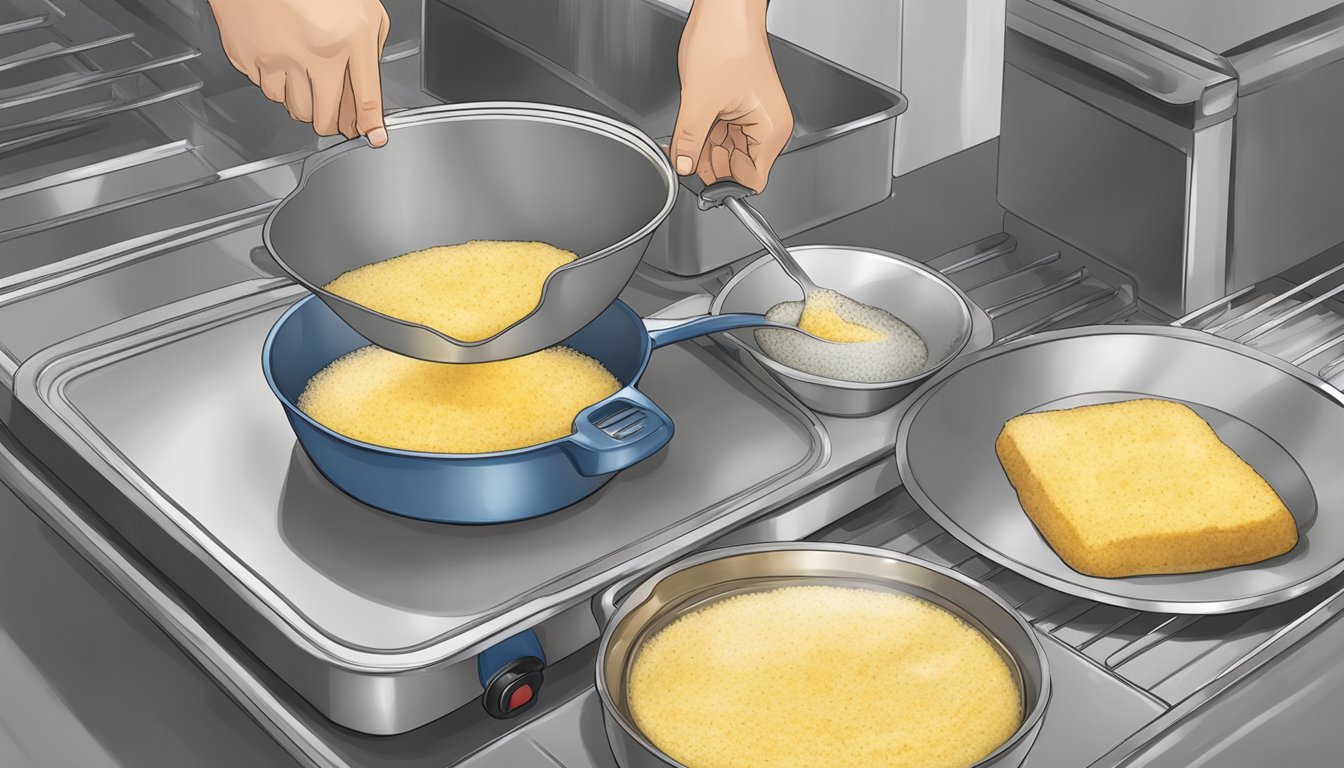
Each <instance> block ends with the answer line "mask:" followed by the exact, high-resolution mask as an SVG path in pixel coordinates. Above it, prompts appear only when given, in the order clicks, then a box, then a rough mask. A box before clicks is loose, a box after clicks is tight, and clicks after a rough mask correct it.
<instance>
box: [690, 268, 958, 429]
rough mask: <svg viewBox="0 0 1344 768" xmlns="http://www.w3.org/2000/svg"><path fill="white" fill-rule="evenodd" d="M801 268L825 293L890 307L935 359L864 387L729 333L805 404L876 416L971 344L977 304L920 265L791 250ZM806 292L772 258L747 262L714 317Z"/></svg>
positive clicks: (759, 308)
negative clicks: (779, 357) (794, 363)
mask: <svg viewBox="0 0 1344 768" xmlns="http://www.w3.org/2000/svg"><path fill="white" fill-rule="evenodd" d="M789 253H791V254H793V257H794V259H795V260H796V261H797V262H798V265H799V266H800V267H802V268H803V270H804V271H805V272H806V273H807V274H808V276H809V277H811V278H812V279H813V280H814V281H816V283H817V284H818V285H820V286H821V287H823V288H830V289H833V290H836V291H839V292H840V293H842V294H844V295H846V296H849V297H850V298H852V299H854V300H856V301H861V302H863V303H864V304H867V305H869V306H873V307H877V308H878V309H884V310H886V311H888V312H890V313H892V314H893V315H895V316H896V317H898V318H899V319H900V320H902V321H903V322H905V323H906V324H908V325H909V326H910V327H911V328H913V329H915V332H917V333H918V334H919V336H920V338H921V339H923V340H924V344H925V346H927V347H928V352H929V359H928V362H926V363H925V364H924V368H923V369H922V370H920V371H919V372H918V373H916V374H915V375H913V376H908V377H906V378H904V379H901V380H900V381H887V382H878V383H872V384H867V383H860V382H854V381H838V380H836V379H828V378H825V377H822V376H814V375H812V374H810V373H805V372H803V371H799V370H796V369H793V368H790V367H788V366H786V365H781V364H780V363H777V362H775V361H774V360H772V359H771V358H770V357H769V356H768V355H766V354H765V353H764V352H762V351H761V350H760V347H758V346H757V345H756V341H755V335H754V334H753V333H751V332H749V331H737V332H734V333H730V334H728V337H729V338H731V339H732V340H733V341H734V342H736V343H737V345H738V346H740V347H742V348H743V349H744V350H746V352H747V353H748V354H750V355H751V356H752V357H753V358H755V359H756V361H757V362H758V363H760V364H761V366H762V367H763V368H765V369H766V370H767V371H769V372H770V375H771V376H774V377H775V379H776V380H777V381H779V383H780V385H781V386H783V387H784V388H785V389H787V390H788V391H789V392H790V393H792V394H793V396H794V397H797V398H798V399H799V400H800V401H801V402H802V403H803V404H804V405H806V406H807V407H808V408H811V409H812V410H814V411H817V412H819V413H825V414H829V415H832V416H870V415H872V414H874V413H878V412H880V411H885V410H886V409H888V408H890V407H892V406H893V405H895V404H896V403H898V402H900V401H901V400H902V399H904V398H905V396H906V395H908V394H910V393H911V392H913V391H914V389H915V387H917V386H919V384H920V383H922V382H923V381H924V380H925V379H927V378H929V377H930V376H932V375H933V374H934V373H935V372H937V371H938V370H939V369H941V368H942V367H943V366H944V365H946V364H947V363H948V362H949V361H951V360H952V359H953V358H955V357H956V356H957V355H959V354H961V352H962V351H963V350H965V349H966V346H967V344H968V343H969V342H970V340H971V330H972V325H973V323H972V317H971V309H970V306H971V302H970V300H969V299H968V298H966V294H964V293H962V291H961V289H960V288H957V287H956V286H955V285H953V284H952V282H951V281H950V280H948V279H947V278H946V277H943V275H942V274H940V273H938V272H937V271H936V270H933V269H930V268H928V267H926V266H924V265H923V264H920V263H919V262H916V261H913V260H911V259H907V258H905V257H903V256H897V255H896V254H894V253H886V252H884V251H877V250H873V249H870V248H851V247H842V246H832V245H810V246H800V247H795V248H790V249H789ZM800 299H802V292H801V290H800V289H799V288H798V285H797V284H796V283H794V282H793V280H792V279H790V278H789V277H788V275H787V274H785V272H784V270H783V269H782V268H780V266H779V263H778V262H777V261H775V259H774V258H773V257H772V256H770V255H769V254H767V255H765V256H762V257H761V258H760V259H757V260H756V261H754V262H752V263H751V264H749V265H748V266H747V267H745V268H744V269H743V270H742V271H741V272H738V273H737V274H736V275H734V276H733V279H732V280H730V281H729V282H728V284H727V285H725V286H724V288H723V290H722V291H720V292H719V295H718V296H717V297H715V299H714V304H713V307H712V309H711V311H712V312H713V313H714V314H716V315H717V314H723V313H731V312H756V313H764V312H766V311H767V310H769V309H770V308H771V307H773V306H774V305H776V304H778V303H780V302H782V301H798V300H800Z"/></svg>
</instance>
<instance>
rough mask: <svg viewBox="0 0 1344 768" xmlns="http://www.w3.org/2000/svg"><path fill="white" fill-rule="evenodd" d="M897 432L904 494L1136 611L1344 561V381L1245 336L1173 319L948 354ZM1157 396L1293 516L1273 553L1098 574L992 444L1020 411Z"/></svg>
mask: <svg viewBox="0 0 1344 768" xmlns="http://www.w3.org/2000/svg"><path fill="white" fill-rule="evenodd" d="M914 397H915V400H914V402H913V403H912V405H911V407H910V410H909V411H908V412H907V414H906V416H905V418H904V419H903V420H902V422H901V426H900V429H899V431H898V433H897V440H896V450H897V456H896V458H897V462H898V465H899V467H900V473H901V478H902V480H903V481H904V482H905V486H906V488H907V490H908V491H909V492H910V494H911V496H913V497H914V499H915V500H916V501H917V502H918V503H919V504H920V505H921V506H922V507H923V508H924V511H925V512H927V513H928V514H929V515H930V516H931V517H932V518H933V519H934V520H936V521H937V522H938V523H939V524H940V525H942V526H943V527H944V528H946V529H947V530H948V532H949V533H951V534H952V535H953V536H955V537H956V538H957V539H959V540H960V541H961V542H962V543H964V544H965V545H967V546H968V547H970V548H971V549H973V550H975V551H976V552H978V553H979V554H981V555H983V556H985V557H987V558H989V559H990V560H993V561H994V562H996V563H999V564H1000V565H1003V566H1004V567H1006V568H1009V569H1012V570H1014V571H1016V572H1018V573H1020V574H1022V575H1023V576H1026V577H1027V578H1030V579H1033V580H1035V581H1037V582H1039V583H1041V584H1044V585H1046V586H1048V587H1051V588H1053V589H1057V590H1059V591H1061V592H1065V593H1068V594H1071V595H1076V596H1078V597H1085V598H1088V599H1091V600H1096V601H1098V602H1101V603H1107V604H1110V605H1117V606H1122V607H1125V608H1132V609H1136V610H1143V611H1157V612H1163V613H1187V614H1217V613H1232V612H1235V611H1242V610H1249V609H1253V608H1260V607H1263V606H1267V605H1273V604H1276V603H1281V602H1283V601H1286V600H1290V599H1292V598H1294V597H1297V596H1298V595H1301V594H1303V593H1305V592H1308V591H1310V590H1311V589H1312V588H1314V587H1317V586H1320V585H1321V584H1323V583H1325V582H1326V581H1329V580H1330V579H1331V578H1333V577H1334V576H1336V575H1338V574H1339V573H1341V572H1342V571H1344V471H1342V469H1341V468H1344V439H1341V435H1344V394H1341V393H1340V392H1339V391H1338V390H1336V389H1334V388H1332V387H1330V386H1328V385H1326V384H1325V383H1324V382H1322V381H1320V380H1319V379H1316V378H1314V377H1312V376H1309V375H1307V374H1305V373H1303V372H1302V371H1301V370H1299V369H1297V368H1295V367H1293V366H1291V365H1289V364H1287V363H1285V362H1283V361H1281V360H1279V359H1277V358H1274V357H1271V356H1269V355H1266V354H1264V353H1262V352H1258V351H1256V350H1254V349H1250V348H1248V347H1245V346H1242V345H1239V344H1235V343H1233V342H1230V341H1226V340H1224V339H1220V338H1218V337H1216V336H1211V335H1209V334H1206V333H1203V332H1200V331H1191V330H1187V329H1181V328H1171V327H1168V326H1118V327H1088V328H1075V329H1069V330H1065V331H1056V332H1049V333H1042V334H1039V335H1036V336H1031V337H1028V338H1025V339H1022V340H1020V341H1017V342H1013V343H1010V344H1005V345H1004V346H1001V347H997V348H992V349H988V350H985V351H982V352H978V353H975V354H973V355H968V356H966V357H964V358H962V359H960V360H957V361H954V362H953V363H952V364H951V365H949V366H948V367H947V368H945V369H944V370H943V371H942V372H941V373H940V374H939V375H938V376H936V377H935V378H933V379H931V380H930V381H929V382H928V383H927V384H926V385H925V386H924V387H922V388H921V389H920V390H919V391H918V392H917V393H916V395H915V396H914ZM1140 397H1151V398H1161V399H1167V400H1173V401H1177V402H1181V403H1184V404H1186V405H1188V406H1190V407H1191V408H1192V409H1193V410H1194V411H1195V412H1196V413H1198V414H1199V415H1200V416H1202V417H1203V418H1204V419H1205V420H1206V421H1208V422H1209V424H1210V426H1212V427H1213V429H1214V431H1215V432H1217V434H1218V436H1219V438H1221V439H1222V441H1223V442H1224V443H1226V444H1227V445H1228V446H1229V447H1231V448H1232V449H1233V450H1234V451H1236V452H1237V454H1238V455H1240V456H1241V457H1242V458H1243V459H1244V460H1245V461H1246V462H1247V463H1248V464H1250V465H1251V466H1252V467H1253V468H1255V470H1256V471H1257V472H1259V473H1260V475H1261V476H1262V477H1263V478H1264V479H1265V480H1266V481H1268V482H1269V484H1270V485H1271V486H1273V488H1274V490H1275V491H1276V492H1277V493H1278V494H1279V496H1280V498H1282V499H1283V501H1284V503H1285V504H1286V505H1287V507H1288V509H1289V511H1291V512H1292V514H1293V517H1294V518H1295V520H1296V521H1297V527H1298V536H1299V540H1298V544H1297V546H1296V547H1295V548H1294V549H1293V550H1292V551H1290V552H1288V553H1285V554H1283V555H1280V556H1279V557H1275V558H1272V559H1270V560H1265V561H1263V562H1260V563H1254V564H1250V565H1245V566H1239V567H1235V568H1225V569H1222V570H1217V571H1209V572H1205V573H1192V574H1180V575H1160V576H1137V577H1130V578H1118V579H1106V578H1098V577H1092V576H1086V575H1084V574H1081V573H1079V572H1077V571H1075V570H1073V569H1072V568H1070V567H1069V566H1068V565H1066V564H1065V563H1064V561H1063V560H1062V559H1061V558H1060V557H1059V556H1058V555H1056V554H1055V552H1054V550H1053V549H1051V548H1050V546H1049V544H1047V543H1046V541H1045V539H1044V537H1042V536H1041V534H1040V533H1039V532H1038V531H1037V529H1036V527H1035V525H1033V524H1032V522H1031V520H1030V518H1028V517H1027V515H1026V513H1025V512H1024V511H1023V510H1022V507H1021V505H1020V504H1019V503H1018V499H1017V494H1016V492H1015V491H1014V490H1013V486H1012V485H1011V484H1010V483H1009V482H1008V478H1007V476H1006V475H1005V474H1004V472H1003V469H1002V467H1001V466H1000V464H999V461H998V457H997V456H996V454H995V453H994V440H995V438H997V437H998V434H999V430H1001V429H1002V428H1003V425H1004V423H1005V422H1006V421H1008V420H1009V419H1011V418H1013V417H1014V416H1018V415H1020V414H1023V413H1028V412H1034V411H1044V410H1055V409H1063V408H1074V407H1078V406H1082V405H1094V404H1098V403H1105V402H1114V401H1117V400H1129V399H1134V398H1140Z"/></svg>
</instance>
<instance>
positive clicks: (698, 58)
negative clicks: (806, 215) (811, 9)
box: [670, 0, 793, 192]
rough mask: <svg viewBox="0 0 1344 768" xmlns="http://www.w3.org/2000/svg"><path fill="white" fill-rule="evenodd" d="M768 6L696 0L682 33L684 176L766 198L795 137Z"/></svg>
mask: <svg viewBox="0 0 1344 768" xmlns="http://www.w3.org/2000/svg"><path fill="white" fill-rule="evenodd" d="M765 7H766V0H696V2H695V4H694V5H693V6H691V15H690V18H689V19H687V21H686V28H685V30H684V31H683V32H682V35H681V48H680V50H679V52H678V65H679V69H680V72H681V108H680V111H679V112H678V114H677V126H676V128H675V130H674V131H673V133H672V146H671V148H670V152H671V155H672V162H673V164H674V165H675V166H676V169H677V173H678V174H680V175H682V176H689V175H690V174H691V173H693V172H694V173H698V174H699V175H700V178H701V179H702V180H703V181H704V182H705V183H706V184H712V183H714V182H715V181H718V180H719V179H728V178H731V179H735V180H737V182H738V183H740V184H743V185H744V186H748V187H751V188H752V189H754V190H756V191H757V192H760V191H761V190H763V189H765V185H766V181H767V180H768V179H769V176H770V168H771V166H773V165H774V163H775V158H777V157H779V153H780V152H782V151H784V145H785V144H787V143H788V141H789V137H790V136H792V135H793V111H792V110H791V109H790V108H789V101H788V99H787V98H786V97H785V95H784V88H783V86H782V85H780V82H779V75H778V74H777V73H776V72H775V60H774V57H773V56H771V54H770V43H769V41H768V39H767V38H766V33H765Z"/></svg>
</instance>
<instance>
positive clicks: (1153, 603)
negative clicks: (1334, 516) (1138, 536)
mask: <svg viewBox="0 0 1344 768" xmlns="http://www.w3.org/2000/svg"><path fill="white" fill-rule="evenodd" d="M1085 336H1153V337H1161V338H1169V339H1178V340H1182V341H1187V342H1193V343H1196V344H1204V345H1206V346H1210V347H1214V348H1216V349H1220V350H1223V351H1225V352H1231V353H1233V354H1237V355H1241V356H1242V357H1246V358H1249V359H1251V360H1255V361H1257V362H1260V363H1264V364H1267V365H1269V366H1271V367H1273V368H1275V369H1276V370H1278V371H1279V372H1281V373H1283V374H1285V375H1288V376H1290V377H1292V378H1293V379H1295V380H1296V381H1298V382H1300V383H1302V384H1303V385H1305V386H1307V387H1309V388H1311V389H1313V390H1315V391H1316V392H1317V393H1318V394H1320V395H1322V396H1324V397H1325V398H1327V399H1329V400H1332V401H1334V402H1335V403H1336V404H1337V405H1339V406H1341V407H1344V392H1341V391H1340V390H1338V389H1335V388H1334V387H1332V386H1330V385H1329V384H1327V383H1326V382H1324V381H1323V380H1321V379H1319V378H1316V377H1313V376H1310V375H1309V374H1307V373H1306V372H1304V371H1303V370H1301V369H1300V368H1298V367H1297V366H1294V365H1290V364H1289V363H1287V362H1285V361H1283V360H1281V359H1279V358H1277V357H1274V356H1273V355H1270V354H1268V353H1266V352H1262V351H1260V350H1258V349H1254V348H1252V347H1248V346H1246V345H1244V344H1238V343H1237V342H1234V341H1229V340H1227V339H1224V338H1222V337H1221V336H1215V335H1213V334H1211V333H1206V332H1204V331H1199V330H1194V329H1192V328H1184V327H1181V326H1172V325H1145V324H1134V325H1086V326H1079V327H1076V328H1062V329H1059V330H1053V331H1043V332H1040V333H1035V334H1031V335H1029V336H1024V337H1022V338H1020V339H1015V340H1013V341H1010V342H1006V343H1004V344H1001V345H996V346H990V347H986V348H985V349H982V350H979V351H977V352H973V353H971V354H969V355H966V356H965V357H963V358H961V359H959V360H955V361H953V362H952V364H950V365H948V366H946V367H944V368H943V370H941V371H939V372H938V374H937V375H936V376H934V377H932V378H930V379H929V380H928V381H926V382H924V384H923V385H922V386H920V388H919V389H917V390H915V392H914V393H913V394H911V396H910V398H909V401H910V407H909V409H908V410H907V411H906V412H905V414H904V415H903V416H902V417H901V423H900V425H899V426H898V427H897V429H896V441H895V453H896V466H897V470H898V472H899V473H900V476H901V483H902V484H903V485H904V486H905V488H906V490H907V491H908V492H909V493H910V496H911V497H912V498H913V499H914V500H915V503H917V504H918V505H919V507H920V509H921V510H923V511H924V513H925V514H927V515H928V516H929V517H931V518H933V520H934V521H935V522H937V523H938V525H940V526H941V527H942V528H943V529H944V530H946V531H948V532H949V533H951V534H952V535H953V536H954V537H955V538H956V539H957V541H959V542H961V543H962V544H965V545H966V546H967V547H969V548H970V549H971V550H973V551H974V552H975V553H976V554H979V555H981V556H983V557H986V558H988V559H989V560H991V561H993V562H994V563H997V564H999V565H1002V566H1004V567H1006V568H1008V569H1009V570H1012V571H1014V572H1015V573H1017V574H1019V575H1021V576H1023V577H1025V578H1028V579H1031V580H1032V581H1035V582H1037V583H1038V584H1041V585H1043V586H1046V587H1049V588H1051V589H1055V590H1058V591H1060V592H1064V593H1065V594H1068V595H1072V596H1074V597H1081V598H1084V599H1087V600H1093V601H1096V602H1098V603H1102V604H1104V605H1113V606H1117V607H1120V608H1127V609H1130V610H1139V611H1149V612H1156V613H1174V614H1183V615H1199V616H1212V615H1220V614H1226V613H1236V612H1238V611H1246V610H1252V609H1255V608H1265V607H1268V606H1271V605H1278V604H1280V603H1284V602H1287V601H1288V600H1292V599H1293V598H1296V597H1300V596H1302V595H1304V594H1306V593H1308V592H1310V591H1312V590H1313V589H1316V588H1317V587H1319V586H1321V585H1322V584H1325V583H1326V582H1328V581H1330V580H1331V579H1332V578H1335V577H1336V576H1338V575H1340V574H1341V573H1344V557H1341V558H1340V559H1339V560H1338V561H1337V562H1336V563H1335V564H1334V565H1333V566H1331V567H1329V568H1326V569H1324V570H1323V571H1321V572H1320V573H1319V574H1317V575H1316V576H1313V577H1310V578H1306V579H1302V580H1300V581H1298V582H1297V583H1295V584H1290V585H1288V586H1284V587H1280V588H1278V589H1273V590H1270V591H1268V592H1262V593H1258V594H1255V595H1249V596H1244V597H1238V598H1230V599H1225V600H1201V601H1180V600H1169V599H1168V600H1150V599H1143V598H1138V597H1126V596H1124V595H1116V594H1113V593H1109V592H1102V591H1099V590H1096V589H1093V588H1091V587H1084V586H1079V585H1078V584H1075V583H1074V582H1073V581H1070V580H1067V579H1061V578H1058V577H1056V576H1052V575H1050V574H1048V573H1044V572H1042V571H1041V570H1040V569H1038V568H1036V567H1034V566H1032V565H1030V564H1027V563H1021V562H1018V561H1016V560H1014V559H1012V558H1010V557H1008V556H1007V555H1004V554H1002V553H1000V552H998V551H997V550H995V549H994V548H992V547H989V546H987V545H985V544H983V543H982V542H980V541H979V540H978V539H976V538H975V537H974V536H971V535H969V534H968V533H967V532H966V531H965V529H964V528H963V527H962V526H961V525H959V524H958V523H957V522H956V521H955V520H953V519H951V518H950V517H948V515H947V514H946V513H945V512H943V511H942V509H940V508H939V507H938V505H937V504H935V503H933V500H932V499H930V498H929V497H928V494H927V493H925V492H924V489H923V487H922V486H921V485H920V484H919V481H918V479H917V478H916V477H915V476H914V472H913V470H912V468H911V467H910V456H909V449H910V445H909V435H910V430H911V429H912V428H913V425H914V421H915V419H916V418H917V417H918V415H919V413H920V412H921V411H922V410H923V408H924V406H925V404H926V403H927V402H928V400H929V399H930V398H931V397H933V395H934V394H936V393H937V391H938V389H939V388H941V387H942V385H943V384H944V383H945V382H946V381H947V380H948V379H950V378H952V377H953V376H955V375H956V374H957V373H958V372H959V371H962V370H964V369H966V368H969V367H971V366H973V365H975V364H976V363H978V362H980V361H982V360H985V359H988V358H991V357H996V356H998V355H1001V354H1006V353H1009V352H1013V351H1015V350H1018V349H1023V348H1027V347H1032V346H1036V345H1038V344H1045V343H1049V342H1054V341H1062V340H1065V339H1074V338H1081V337H1085ZM1254 565H1255V564H1254V563H1252V564H1250V565H1248V566H1240V567H1243V568H1246V567H1253V566H1254ZM1121 581H1123V579H1122V580H1121Z"/></svg>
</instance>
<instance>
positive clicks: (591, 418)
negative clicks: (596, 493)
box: [562, 387, 673, 477]
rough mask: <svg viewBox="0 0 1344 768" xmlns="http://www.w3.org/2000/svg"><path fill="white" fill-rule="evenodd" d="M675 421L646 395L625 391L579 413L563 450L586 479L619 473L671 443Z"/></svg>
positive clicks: (636, 391) (627, 388) (630, 388)
mask: <svg viewBox="0 0 1344 768" xmlns="http://www.w3.org/2000/svg"><path fill="white" fill-rule="evenodd" d="M672 430H673V427H672V419H671V418H670V417H668V415H667V414H666V413H664V412H663V409H661V408H659V407H658V406H657V405H656V404H654V402H653V401H652V400H650V399H649V398H647V397H645V395H644V393H642V392H640V391H639V390H637V389H635V388H634V387H626V388H624V389H622V390H621V391H619V392H617V393H616V394H614V395H612V396H611V397H609V398H607V399H606V400H603V401H602V402H600V403H597V404H595V405H590V406H588V407H587V408H585V409H583V410H582V411H580V412H579V415H578V416H577V417H575V419H574V434H573V435H571V436H570V439H569V440H568V441H566V442H564V443H563V444H562V445H564V449H565V451H566V453H568V454H569V459H570V461H571V462H573V463H574V468H575V469H577V470H578V471H579V474H581V475H583V476H585V477H598V476H601V475H609V474H611V473H612V472H619V471H621V470H622V469H625V468H626V467H631V466H634V465H635V464H638V463H639V462H641V461H643V460H645V459H647V458H648V457H650V456H652V455H653V454H655V453H657V452H658V451H659V450H661V449H662V447H663V446H665V445H667V442H668V441H669V440H671V439H672Z"/></svg>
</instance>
